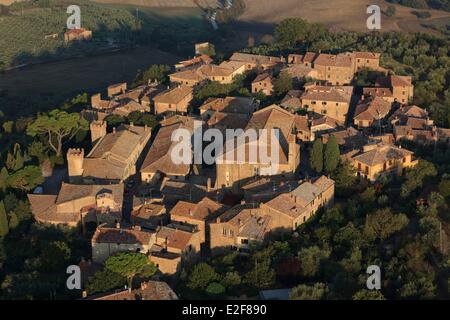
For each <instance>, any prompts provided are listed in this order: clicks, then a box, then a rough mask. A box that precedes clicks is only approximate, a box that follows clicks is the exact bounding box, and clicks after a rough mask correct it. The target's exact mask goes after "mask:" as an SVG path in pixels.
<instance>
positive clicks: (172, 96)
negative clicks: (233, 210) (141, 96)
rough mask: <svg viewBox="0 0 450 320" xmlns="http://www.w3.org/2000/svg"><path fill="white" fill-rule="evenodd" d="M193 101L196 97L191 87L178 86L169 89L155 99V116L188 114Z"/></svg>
mask: <svg viewBox="0 0 450 320" xmlns="http://www.w3.org/2000/svg"><path fill="white" fill-rule="evenodd" d="M192 99H194V95H193V90H192V88H191V87H188V86H178V87H175V88H173V89H169V90H167V91H165V92H162V93H160V94H158V95H156V96H155V97H154V98H153V102H154V105H155V106H154V107H155V114H161V113H166V112H174V113H183V114H186V113H188V111H189V105H190V103H191V101H192Z"/></svg>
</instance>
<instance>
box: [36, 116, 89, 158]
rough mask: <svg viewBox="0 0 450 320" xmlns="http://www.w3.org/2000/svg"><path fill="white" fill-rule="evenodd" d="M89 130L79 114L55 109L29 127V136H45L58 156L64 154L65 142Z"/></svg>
mask: <svg viewBox="0 0 450 320" xmlns="http://www.w3.org/2000/svg"><path fill="white" fill-rule="evenodd" d="M87 128H88V123H87V121H86V120H84V119H83V118H82V117H81V116H80V114H79V113H67V112H65V111H61V110H58V109H55V110H53V111H50V112H49V113H48V114H40V115H38V117H37V119H36V120H34V121H33V122H32V123H30V124H29V125H28V128H27V133H28V135H30V136H32V137H35V136H37V135H43V136H46V137H47V141H48V144H49V146H50V147H51V149H52V150H53V151H54V152H55V153H56V155H57V156H61V154H62V146H63V143H64V141H65V140H70V139H72V138H73V137H74V136H75V135H76V134H77V133H78V132H79V131H80V130H82V129H86V130H87Z"/></svg>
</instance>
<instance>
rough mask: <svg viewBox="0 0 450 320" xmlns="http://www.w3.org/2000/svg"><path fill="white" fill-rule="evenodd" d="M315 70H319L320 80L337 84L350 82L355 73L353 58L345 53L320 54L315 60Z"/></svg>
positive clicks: (318, 77)
mask: <svg viewBox="0 0 450 320" xmlns="http://www.w3.org/2000/svg"><path fill="white" fill-rule="evenodd" d="M314 70H316V71H317V79H318V80H324V81H326V82H328V83H330V84H332V85H337V86H339V85H346V84H350V83H351V82H352V80H353V76H354V74H355V69H354V64H353V59H352V57H351V56H350V55H348V54H345V53H341V54H338V55H331V54H324V53H321V54H319V56H318V57H317V58H316V59H315V60H314Z"/></svg>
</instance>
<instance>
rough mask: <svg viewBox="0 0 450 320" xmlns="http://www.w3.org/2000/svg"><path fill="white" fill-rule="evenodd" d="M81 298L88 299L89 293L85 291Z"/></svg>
mask: <svg viewBox="0 0 450 320" xmlns="http://www.w3.org/2000/svg"><path fill="white" fill-rule="evenodd" d="M81 296H82V297H83V299H86V298H87V291H86V290H84V291H83V292H82V293H81Z"/></svg>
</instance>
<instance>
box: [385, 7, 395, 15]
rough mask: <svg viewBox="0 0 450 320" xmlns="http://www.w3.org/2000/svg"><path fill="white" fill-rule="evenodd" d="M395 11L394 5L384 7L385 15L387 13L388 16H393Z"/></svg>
mask: <svg viewBox="0 0 450 320" xmlns="http://www.w3.org/2000/svg"><path fill="white" fill-rule="evenodd" d="M396 12H397V10H396V9H395V7H394V6H388V7H387V9H386V15H387V16H388V17H393V16H395V13H396Z"/></svg>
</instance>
